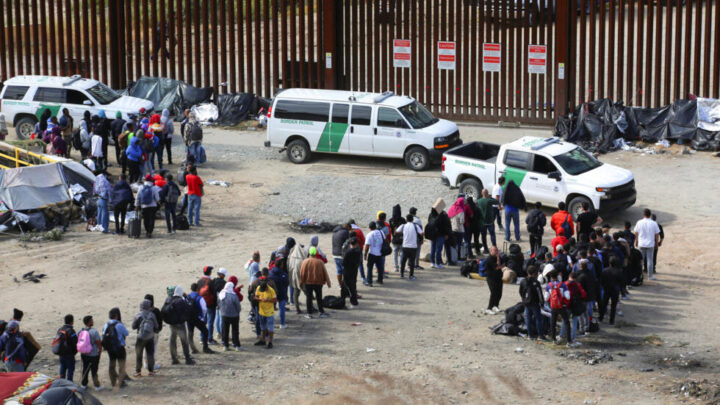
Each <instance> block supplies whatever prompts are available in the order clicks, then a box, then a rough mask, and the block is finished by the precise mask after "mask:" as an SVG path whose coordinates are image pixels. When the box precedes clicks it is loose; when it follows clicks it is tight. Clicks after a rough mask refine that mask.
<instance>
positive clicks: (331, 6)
mask: <svg viewBox="0 0 720 405" xmlns="http://www.w3.org/2000/svg"><path fill="white" fill-rule="evenodd" d="M337 7H342V2H341V1H335V0H323V11H322V17H323V18H322V30H323V44H324V47H323V49H324V50H325V52H324V57H325V58H324V60H322V61H318V62H319V63H322V64H323V66H325V88H326V89H336V88H337V72H338V69H337V66H338V63H339V61H338V57H337V56H338V53H337V42H336V34H337V33H336V31H335V18H336V13H335V10H336V8H337Z"/></svg>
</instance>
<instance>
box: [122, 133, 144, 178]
mask: <svg viewBox="0 0 720 405" xmlns="http://www.w3.org/2000/svg"><path fill="white" fill-rule="evenodd" d="M141 142H142V139H140V138H139V137H137V136H133V137H132V139H130V140H129V141H128V145H129V146H128V147H127V149H125V160H126V163H127V167H128V173H129V174H130V178H129V180H130V183H137V182H138V181H139V180H140V165H141V164H142V159H143V150H142V143H141Z"/></svg>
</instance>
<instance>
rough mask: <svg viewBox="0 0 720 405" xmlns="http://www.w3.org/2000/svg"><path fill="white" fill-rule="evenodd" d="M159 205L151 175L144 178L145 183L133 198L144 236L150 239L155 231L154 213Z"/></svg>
mask: <svg viewBox="0 0 720 405" xmlns="http://www.w3.org/2000/svg"><path fill="white" fill-rule="evenodd" d="M158 204H160V193H159V192H158V187H156V186H155V183H154V182H153V178H152V176H151V175H149V174H148V175H147V176H145V182H144V183H143V185H142V187H140V189H139V190H138V192H137V195H136V196H135V210H136V211H137V212H138V214H141V215H142V219H143V225H144V226H145V234H146V235H147V237H148V239H149V238H152V233H153V230H154V229H155V213H156V212H157V208H158Z"/></svg>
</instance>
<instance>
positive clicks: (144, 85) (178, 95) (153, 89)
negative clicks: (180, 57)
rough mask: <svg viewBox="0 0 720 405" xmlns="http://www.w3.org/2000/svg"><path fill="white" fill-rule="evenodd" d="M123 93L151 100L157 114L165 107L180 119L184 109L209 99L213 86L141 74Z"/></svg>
mask: <svg viewBox="0 0 720 405" xmlns="http://www.w3.org/2000/svg"><path fill="white" fill-rule="evenodd" d="M125 94H127V95H130V96H133V97H138V98H142V99H145V100H150V101H152V102H153V104H154V105H155V111H156V112H157V113H158V114H159V113H160V112H161V111H162V110H164V109H166V108H167V109H168V110H170V113H171V114H172V115H174V116H175V119H176V120H180V119H182V117H183V111H184V110H185V109H188V108H190V107H192V106H194V105H195V104H200V103H204V102H207V101H209V100H210V99H211V98H212V96H213V88H212V87H202V88H198V87H193V86H191V85H189V84H187V83H185V82H181V81H178V80H173V79H168V78H166V77H149V76H142V77H140V79H138V81H137V82H133V83H130V85H129V86H128V88H127V89H126V90H125Z"/></svg>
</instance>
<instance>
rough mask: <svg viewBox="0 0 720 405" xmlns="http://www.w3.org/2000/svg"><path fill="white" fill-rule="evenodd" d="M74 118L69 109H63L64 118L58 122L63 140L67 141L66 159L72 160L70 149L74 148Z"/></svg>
mask: <svg viewBox="0 0 720 405" xmlns="http://www.w3.org/2000/svg"><path fill="white" fill-rule="evenodd" d="M73 121H74V120H73V118H72V117H71V116H70V111H69V110H68V109H67V108H63V109H62V116H61V117H60V119H59V120H58V125H59V126H60V132H61V133H62V138H63V140H64V141H65V144H66V145H67V146H66V147H65V155H64V156H65V157H66V158H68V159H70V148H71V147H72V140H73Z"/></svg>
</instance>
